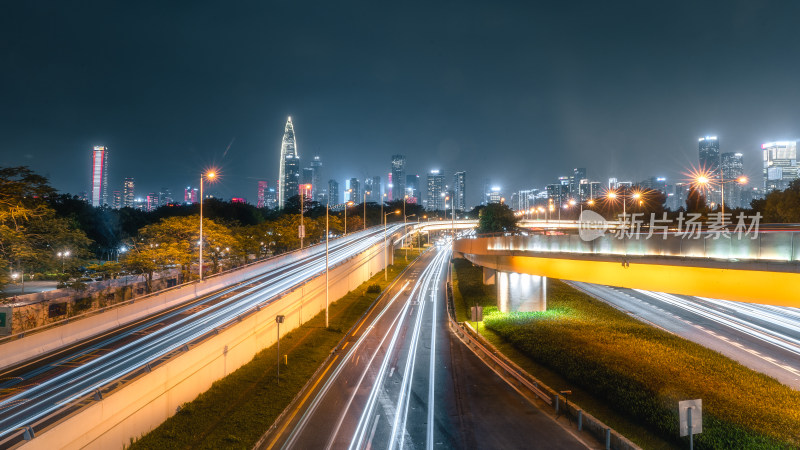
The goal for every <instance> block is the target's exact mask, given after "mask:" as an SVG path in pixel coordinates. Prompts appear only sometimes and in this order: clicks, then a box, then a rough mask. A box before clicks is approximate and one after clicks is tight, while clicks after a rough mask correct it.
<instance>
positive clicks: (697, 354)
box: [462, 280, 800, 449]
mask: <svg viewBox="0 0 800 450" xmlns="http://www.w3.org/2000/svg"><path fill="white" fill-rule="evenodd" d="M467 288H468V289H469V285H467ZM463 292H464V291H463V290H462V294H463ZM547 295H548V300H547V301H548V310H547V311H545V312H535V313H519V312H517V313H508V314H503V313H500V312H499V311H498V310H497V308H496V307H493V306H490V307H487V308H486V309H485V310H484V319H485V324H486V326H487V327H488V328H490V329H492V330H494V331H495V332H497V333H498V334H499V335H501V336H503V337H504V338H505V339H506V340H508V341H509V342H511V343H512V344H513V345H514V346H515V347H516V348H517V349H519V350H520V351H521V352H523V353H525V354H526V355H528V356H529V357H530V358H532V359H533V360H535V361H537V362H539V363H541V364H543V365H545V366H547V367H549V368H551V369H552V370H554V371H556V372H557V373H559V374H560V375H561V376H563V377H564V378H566V379H567V380H569V381H570V382H571V383H575V385H577V386H580V387H582V388H583V389H585V390H587V391H589V392H592V393H593V394H594V395H596V396H597V397H599V398H602V399H604V400H605V401H606V402H607V403H608V404H609V406H611V407H612V408H614V409H615V410H617V411H618V412H621V413H623V414H625V415H627V416H628V417H630V418H631V419H632V420H633V421H637V422H639V423H641V424H642V425H644V426H646V427H648V428H649V429H651V430H652V431H653V432H654V433H658V434H659V435H661V436H663V437H664V438H666V439H670V440H672V441H675V442H680V438H678V408H677V404H678V401H679V400H686V399H692V398H702V399H703V433H702V434H700V435H697V436H695V444H696V445H697V448H699V449H703V448H797V447H798V446H800V433H798V431H797V430H798V428H800V392H798V391H795V390H793V389H791V388H789V387H787V386H784V385H782V384H780V383H779V382H777V381H776V380H774V379H772V378H770V377H768V376H766V375H763V374H760V373H757V372H754V371H752V370H750V369H748V368H746V367H744V366H742V365H741V364H739V363H737V362H735V361H733V360H731V359H729V358H727V357H725V356H723V355H721V354H719V353H716V352H714V351H712V350H709V349H707V348H705V347H702V346H700V345H698V344H695V343H693V342H691V341H688V340H686V339H683V338H680V337H678V336H675V335H672V334H670V333H667V332H665V331H662V330H659V329H657V328H654V327H652V326H649V325H646V324H644V323H642V322H639V321H637V320H634V319H632V318H630V317H628V316H627V315H625V314H624V313H622V312H620V311H617V310H616V309H614V308H612V307H610V306H609V305H607V304H605V303H603V302H600V301H598V300H595V299H594V298H592V297H590V296H588V295H586V294H583V293H581V292H578V291H577V290H575V289H573V288H571V287H570V286H567V285H566V284H564V283H561V282H558V281H555V280H553V281H552V282H551V283H549V284H548V294H547ZM464 297H465V298H466V297H467V295H464Z"/></svg>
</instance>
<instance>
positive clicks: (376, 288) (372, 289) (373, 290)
mask: <svg viewBox="0 0 800 450" xmlns="http://www.w3.org/2000/svg"><path fill="white" fill-rule="evenodd" d="M380 292H381V287H380V286H378V285H377V284H370V285H369V287H368V288H367V293H368V294H378V293H380Z"/></svg>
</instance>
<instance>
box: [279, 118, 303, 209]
mask: <svg viewBox="0 0 800 450" xmlns="http://www.w3.org/2000/svg"><path fill="white" fill-rule="evenodd" d="M299 189H300V155H298V154H297V145H296V143H295V139H294V126H293V125H292V118H291V116H290V117H289V119H288V120H286V127H285V128H284V130H283V140H282V141H281V163H280V173H279V174H278V208H283V207H284V205H285V204H286V200H288V199H289V198H291V197H293V196H295V195H300V191H299Z"/></svg>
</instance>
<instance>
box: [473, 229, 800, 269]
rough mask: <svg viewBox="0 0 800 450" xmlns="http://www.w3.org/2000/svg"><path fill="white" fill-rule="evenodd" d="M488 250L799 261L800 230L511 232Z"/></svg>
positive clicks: (492, 244)
mask: <svg viewBox="0 0 800 450" xmlns="http://www.w3.org/2000/svg"><path fill="white" fill-rule="evenodd" d="M489 239H490V242H489V243H488V245H487V250H490V251H492V250H494V251H535V252H567V253H589V254H607V255H609V254H610V255H625V256H628V255H631V256H672V257H683V258H709V259H720V260H768V261H785V262H795V261H800V232H796V231H777V232H768V233H763V232H762V233H754V234H752V235H739V234H733V233H731V234H728V235H725V234H718V233H703V234H700V235H699V236H696V238H695V237H686V236H685V235H676V234H674V233H669V234H654V235H652V236H650V237H648V236H647V234H646V233H644V234H639V235H633V236H631V237H624V238H622V239H620V238H618V237H617V236H615V235H613V234H605V235H603V236H600V237H598V238H596V239H594V240H586V239H584V238H582V237H580V236H579V235H574V234H573V235H528V236H522V235H512V236H494V237H489Z"/></svg>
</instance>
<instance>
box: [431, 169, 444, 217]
mask: <svg viewBox="0 0 800 450" xmlns="http://www.w3.org/2000/svg"><path fill="white" fill-rule="evenodd" d="M444 196H445V185H444V175H442V174H441V173H439V171H438V170H431V173H429V174H428V204H427V205H426V209H427V210H428V211H444V209H445V207H444Z"/></svg>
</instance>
